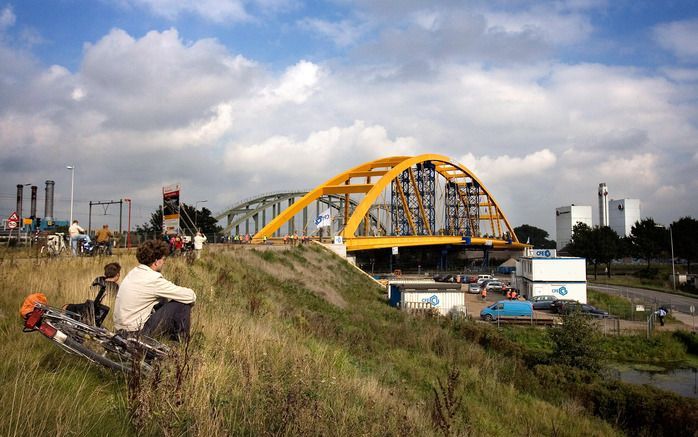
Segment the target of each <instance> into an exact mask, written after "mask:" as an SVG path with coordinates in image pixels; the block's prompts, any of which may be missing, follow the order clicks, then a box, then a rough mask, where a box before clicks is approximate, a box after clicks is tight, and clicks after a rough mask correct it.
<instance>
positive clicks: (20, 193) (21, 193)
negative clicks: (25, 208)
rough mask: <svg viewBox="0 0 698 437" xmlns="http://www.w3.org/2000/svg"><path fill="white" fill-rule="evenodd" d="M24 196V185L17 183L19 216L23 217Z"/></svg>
mask: <svg viewBox="0 0 698 437" xmlns="http://www.w3.org/2000/svg"><path fill="white" fill-rule="evenodd" d="M23 196H24V185H22V184H17V209H16V211H17V216H18V217H19V218H20V219H21V218H22V197H23Z"/></svg>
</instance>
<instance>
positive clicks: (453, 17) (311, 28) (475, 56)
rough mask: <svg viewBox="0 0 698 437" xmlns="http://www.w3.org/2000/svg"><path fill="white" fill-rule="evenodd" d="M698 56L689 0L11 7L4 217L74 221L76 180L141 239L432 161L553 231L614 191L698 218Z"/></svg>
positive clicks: (2, 112) (143, 1)
mask: <svg viewBox="0 0 698 437" xmlns="http://www.w3.org/2000/svg"><path fill="white" fill-rule="evenodd" d="M696 41H698V4H696V2H695V1H694V0H666V1H661V2H659V1H654V0H646V1H643V0H555V1H526V0H483V1H478V0H471V1H463V0H430V1H417V0H399V1H398V0H392V1H387V0H356V1H349V0H327V1H321V0H316V1H307V2H305V1H300V0H179V1H177V0H53V1H45V0H15V1H11V2H5V3H3V0H0V215H2V216H3V217H4V216H5V215H9V213H11V212H12V211H13V210H14V209H15V193H16V185H17V184H24V183H29V184H35V185H37V186H39V205H40V206H39V208H38V209H39V215H43V197H44V196H43V188H44V181H45V180H47V179H51V180H54V181H55V182H56V206H55V211H54V215H55V216H56V217H57V218H65V219H67V216H68V210H69V203H70V176H71V174H70V171H69V170H66V168H65V167H66V165H71V164H74V165H75V167H76V170H75V215H76V216H77V217H78V218H79V219H80V220H81V221H82V222H83V223H86V222H87V213H88V202H89V201H106V200H117V199H120V198H124V197H129V198H132V199H133V207H134V211H133V222H134V223H136V224H139V223H143V222H145V221H146V220H147V219H148V217H149V215H150V213H151V212H152V211H154V210H155V209H156V208H157V207H158V205H159V203H160V202H161V189H162V186H163V185H169V184H174V183H180V184H181V186H182V200H183V201H184V202H186V203H190V204H194V203H195V202H196V201H200V200H207V201H208V202H207V203H206V204H199V206H207V207H208V208H209V209H211V210H212V211H213V212H214V213H217V212H220V211H222V210H224V209H225V208H226V206H229V205H231V204H233V203H235V202H236V201H238V200H241V199H243V198H247V197H250V196H253V195H255V194H261V193H266V192H271V191H277V190H284V189H308V188H311V187H313V186H315V185H317V184H318V183H321V182H323V181H324V180H326V179H328V178H330V177H331V176H333V175H334V174H336V173H338V172H340V171H342V170H344V169H347V168H349V167H351V166H354V165H357V164H360V163H362V162H365V161H369V160H373V159H376V158H379V157H383V156H389V155H396V154H401V155H403V154H408V155H415V154H422V153H439V154H443V155H447V156H449V157H451V158H453V159H454V160H456V161H459V162H461V163H462V164H464V165H465V166H467V167H468V168H470V169H471V170H473V171H474V172H475V174H476V175H477V176H478V177H479V178H480V179H481V180H482V181H483V183H484V184H485V186H486V187H487V188H488V189H489V190H490V192H491V193H492V194H493V195H494V197H495V198H496V199H497V201H498V202H499V203H500V205H501V206H502V208H503V210H504V211H505V213H506V214H507V216H508V218H509V219H510V221H511V222H512V224H513V225H514V226H517V225H520V224H523V223H528V224H532V225H535V226H539V227H542V228H544V229H546V230H547V231H549V232H550V233H551V235H553V236H554V233H555V207H558V206H562V205H569V204H570V203H575V204H589V205H593V207H594V220H596V219H597V212H596V191H597V187H598V184H599V182H606V183H607V184H608V187H609V193H610V197H611V198H639V199H640V201H641V203H642V214H643V216H651V217H654V218H655V219H656V220H658V221H659V222H663V223H668V222H670V221H673V220H676V219H678V218H679V217H682V216H686V215H691V216H693V217H698V43H696ZM28 197H29V189H28V188H27V189H26V190H25V199H28ZM24 209H25V211H27V210H28V209H29V206H28V200H26V201H25V206H24ZM93 213H95V211H93ZM98 213H99V214H103V213H104V211H101V210H100V211H98ZM107 214H108V215H107V216H103V217H93V223H94V222H95V221H96V222H97V223H100V222H102V221H109V222H110V223H112V224H113V223H116V222H115V220H117V219H116V218H115V217H116V216H115V215H114V214H115V209H113V208H112V209H109V210H108V211H107Z"/></svg>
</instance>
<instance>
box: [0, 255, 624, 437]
mask: <svg viewBox="0 0 698 437" xmlns="http://www.w3.org/2000/svg"><path fill="white" fill-rule="evenodd" d="M267 249H268V248H250V247H234V248H231V249H227V250H218V251H209V253H207V254H205V255H204V257H203V259H202V260H201V261H198V262H196V263H194V264H193V265H191V266H190V265H187V264H185V263H184V262H183V261H182V260H179V259H170V260H168V261H167V264H166V266H165V270H164V274H165V276H166V277H168V278H169V279H171V280H173V281H174V282H176V283H179V284H180V285H183V286H188V287H191V288H193V289H195V290H196V291H197V294H198V300H197V304H196V307H195V309H194V312H193V314H194V326H193V332H194V335H193V340H192V342H191V343H190V344H189V346H188V348H189V349H187V350H180V351H179V355H178V357H177V358H176V359H173V360H171V361H169V362H167V363H165V364H164V365H163V368H162V369H161V371H160V372H157V373H156V375H151V376H150V377H146V378H145V379H143V380H141V381H130V382H131V384H129V383H128V382H129V381H125V380H124V379H123V378H122V377H120V376H119V375H116V374H113V373H110V372H108V371H105V370H102V369H101V368H98V367H97V366H93V365H88V364H86V363H84V362H83V361H82V360H80V359H78V358H76V357H72V356H68V355H66V354H64V353H63V352H62V351H60V350H58V349H57V348H55V347H54V346H53V345H51V344H50V343H49V342H48V341H46V340H45V339H43V338H41V337H40V336H39V335H38V334H22V333H21V327H20V323H19V320H18V317H17V315H16V313H17V309H18V306H19V303H20V302H21V300H22V298H23V297H24V296H25V295H26V294H28V293H29V292H34V291H43V292H46V294H47V295H48V297H49V301H50V302H51V303H52V304H54V305H61V304H63V303H66V302H76V301H82V300H84V299H85V298H87V297H88V295H87V285H88V284H89V282H90V280H91V279H92V277H94V276H96V275H98V274H99V273H100V270H101V266H102V264H103V263H104V262H106V261H104V260H101V259H69V258H64V259H58V260H51V261H49V262H42V263H39V264H37V263H35V262H34V261H31V260H24V261H15V260H8V259H5V262H4V263H2V265H1V266H0V274H1V275H2V276H1V278H2V281H0V355H2V356H3V360H0V375H1V376H0V405H3V412H4V414H3V415H2V416H0V435H17V434H29V433H31V434H35V435H67V434H78V435H85V434H88V435H89V434H92V435H156V434H177V435H181V434H185V435H202V434H206V435H208V436H217V435H352V436H353V435H444V434H450V435H465V434H470V435H493V436H497V435H501V436H505V435H506V436H509V435H521V434H527V435H616V434H617V431H615V430H614V428H613V427H612V426H611V425H609V424H608V423H606V422H604V421H601V420H600V419H598V418H595V417H593V416H592V415H591V414H588V413H585V411H586V410H585V408H584V405H587V406H588V409H589V411H592V407H591V404H589V403H587V400H586V398H585V397H583V396H581V395H575V396H570V392H569V391H566V390H565V389H563V388H559V389H558V388H556V387H557V384H555V383H554V381H551V382H550V384H548V383H547V382H546V380H545V379H544V378H540V377H539V375H538V374H537V373H539V372H543V369H544V368H545V367H544V366H545V364H541V363H545V360H546V355H545V354H544V353H542V352H537V353H535V354H531V353H530V352H528V351H527V350H526V349H525V348H523V347H521V346H520V345H517V344H515V343H513V342H511V341H510V340H509V339H507V338H506V337H504V336H503V335H502V334H501V332H499V331H496V330H495V329H492V327H491V326H485V325H480V324H476V323H473V322H469V321H465V322H462V325H460V326H461V328H458V327H457V325H453V324H452V323H451V322H448V321H446V320H444V319H428V318H426V319H421V318H414V317H411V316H408V315H406V314H404V313H401V312H398V311H396V310H394V309H392V308H389V307H388V306H387V305H386V304H385V299H384V296H383V290H382V289H381V288H379V287H377V286H376V285H375V284H373V283H372V282H371V281H370V280H369V279H367V278H366V277H364V276H363V275H361V274H360V273H357V272H356V271H354V269H353V268H352V267H350V266H348V265H346V264H345V263H344V262H343V261H341V260H339V259H338V258H337V257H335V256H334V255H330V254H328V253H327V252H325V251H324V250H322V249H319V248H316V247H314V246H309V247H296V248H286V249H285V250H277V249H278V248H272V249H269V250H267ZM133 258H134V257H133V254H131V255H124V256H119V257H118V260H119V261H120V262H121V263H122V265H123V266H124V272H127V271H128V270H129V269H130V268H132V267H133V266H134V265H135V259H133ZM110 261H111V259H110ZM468 332H471V334H468ZM476 334H477V335H479V338H478V339H477V341H473V340H471V339H470V338H474V336H475V335H476ZM549 368H551V367H549ZM561 371H562V370H561ZM580 386H581V384H580ZM37 405H40V407H37ZM621 425H622V423H621Z"/></svg>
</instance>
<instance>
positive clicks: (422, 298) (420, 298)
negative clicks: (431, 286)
mask: <svg viewBox="0 0 698 437" xmlns="http://www.w3.org/2000/svg"><path fill="white" fill-rule="evenodd" d="M409 302H424V303H429V304H431V306H432V307H434V308H436V309H437V310H439V313H440V314H441V315H442V316H446V315H448V313H449V311H451V308H453V307H457V306H465V293H463V292H461V291H428V290H408V291H405V292H403V293H402V296H401V299H400V306H401V307H403V308H404V307H405V306H406V305H405V303H409ZM407 306H408V305H407Z"/></svg>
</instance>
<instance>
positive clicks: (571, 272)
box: [521, 258, 587, 282]
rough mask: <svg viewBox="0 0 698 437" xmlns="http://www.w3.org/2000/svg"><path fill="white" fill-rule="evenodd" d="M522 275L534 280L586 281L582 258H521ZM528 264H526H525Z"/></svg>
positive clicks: (584, 262) (584, 263) (584, 261)
mask: <svg viewBox="0 0 698 437" xmlns="http://www.w3.org/2000/svg"><path fill="white" fill-rule="evenodd" d="M521 262H522V264H523V265H522V267H523V276H524V277H525V278H527V279H531V280H534V281H560V282H564V281H586V279H587V272H586V260H585V259H584V258H523V259H522V260H521ZM527 264H528V265H527Z"/></svg>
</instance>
